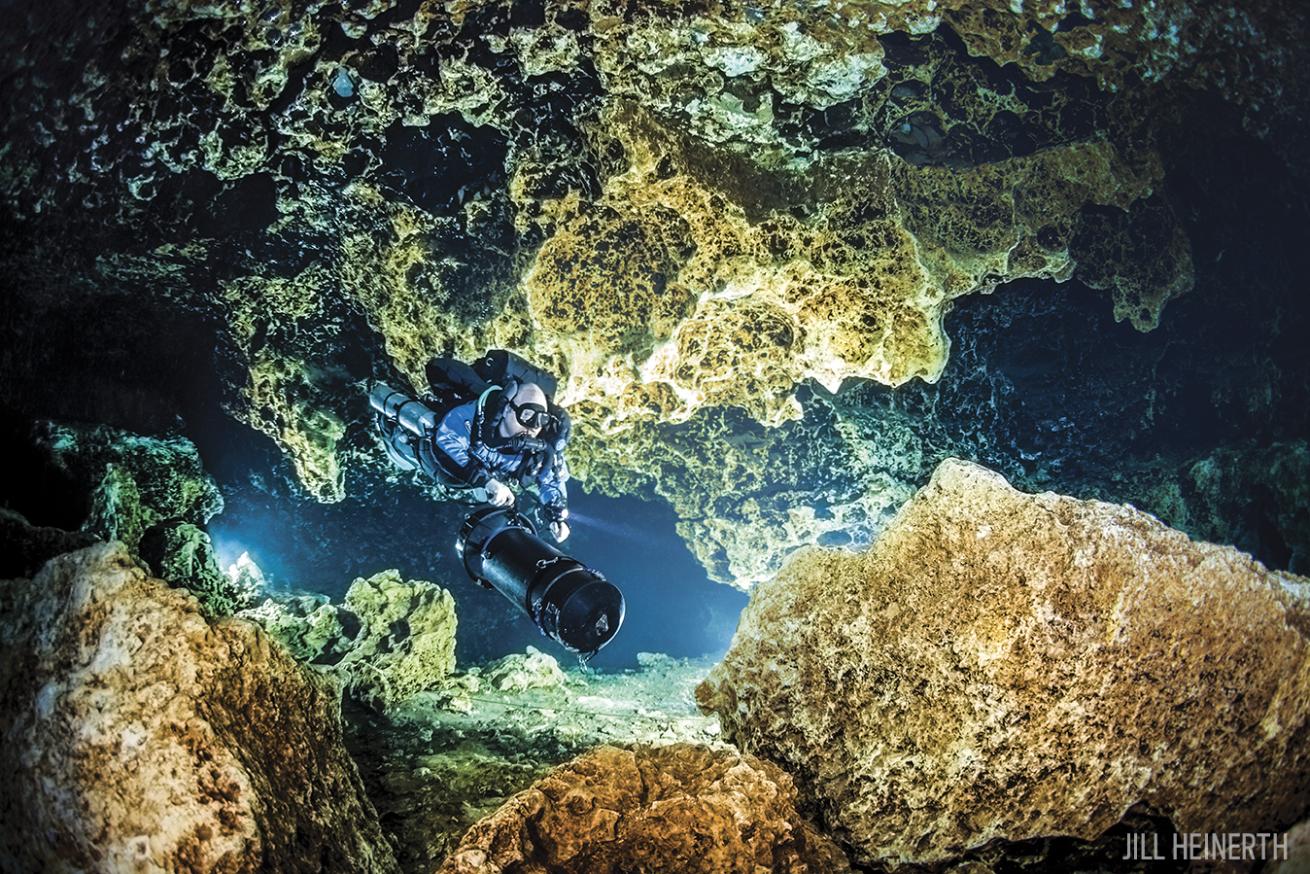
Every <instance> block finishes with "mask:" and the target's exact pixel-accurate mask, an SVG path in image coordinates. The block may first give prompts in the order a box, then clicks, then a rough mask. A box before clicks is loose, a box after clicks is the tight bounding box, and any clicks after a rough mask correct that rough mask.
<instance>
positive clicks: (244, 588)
mask: <svg viewBox="0 0 1310 874" xmlns="http://www.w3.org/2000/svg"><path fill="white" fill-rule="evenodd" d="M138 552H139V553H140V556H141V558H142V559H143V560H144V561H146V562H147V563H148V564H149V565H150V568H151V570H153V571H154V572H155V574H156V575H157V576H159V577H161V578H163V579H165V580H167V581H168V582H169V583H171V584H172V585H174V586H181V587H182V588H184V589H186V590H187V591H189V592H190V593H191V594H193V595H195V596H196V597H197V598H199V599H200V603H201V604H202V605H203V606H204V608H205V610H206V611H208V613H209V615H210V616H215V617H217V616H231V615H232V614H233V613H236V612H237V611H238V610H243V609H245V608H247V607H250V606H251V605H253V604H254V603H255V598H256V597H258V595H259V594H260V592H261V591H262V588H263V586H262V585H259V584H256V583H255V582H254V581H253V580H245V579H234V578H231V577H228V576H227V575H226V574H224V573H223V572H222V571H221V570H219V567H218V559H217V558H216V557H215V555H214V544H213V543H212V542H211V541H210V539H209V534H208V533H206V532H205V531H204V530H202V529H201V528H199V527H197V526H195V525H192V524H191V523H190V522H178V521H173V522H164V523H161V524H159V525H155V526H153V527H151V528H149V529H147V531H146V532H145V534H143V535H142V537H141V542H140V545H139V547H138ZM261 583H262V581H261Z"/></svg>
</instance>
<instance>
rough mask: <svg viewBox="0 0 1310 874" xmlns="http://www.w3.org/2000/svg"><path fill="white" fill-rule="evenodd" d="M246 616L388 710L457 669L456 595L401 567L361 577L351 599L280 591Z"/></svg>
mask: <svg viewBox="0 0 1310 874" xmlns="http://www.w3.org/2000/svg"><path fill="white" fill-rule="evenodd" d="M241 615H242V616H244V617H245V618H247V619H252V620H254V621H256V622H258V623H259V624H260V625H262V626H263V627H264V629H265V630H266V631H267V632H268V633H269V634H271V635H272V636H273V637H274V638H276V639H277V640H279V641H281V642H282V644H283V645H284V646H286V647H287V649H289V650H290V651H291V653H292V654H293V655H294V656H295V657H296V658H298V659H300V660H301V661H303V662H308V663H310V664H314V665H322V666H329V667H330V670H332V671H333V672H335V673H336V674H337V675H338V676H339V677H340V678H341V680H342V681H343V682H344V684H345V686H346V689H347V691H348V692H349V693H350V694H351V696H352V697H354V698H356V699H357V700H359V701H361V702H363V703H365V704H367V705H369V706H371V707H373V708H374V709H377V710H388V709H391V708H393V707H395V706H396V705H398V704H401V703H402V702H404V701H405V700H406V699H408V698H410V697H412V696H414V695H416V694H417V693H419V692H424V691H428V690H431V689H434V688H437V687H439V686H441V685H442V684H443V683H444V682H445V680H446V678H447V677H449V676H450V675H451V674H452V673H454V671H455V629H456V626H457V624H458V620H457V618H456V616H455V599H454V597H452V596H451V594H450V592H448V591H446V590H445V589H443V588H441V587H440V586H437V585H434V584H433V583H429V582H424V581H423V580H408V581H407V580H404V579H402V578H401V576H400V573H399V572H398V571H395V570H385V571H382V572H380V573H376V574H374V575H373V576H371V577H367V578H365V577H360V578H358V579H356V580H355V581H354V582H353V583H351V584H350V589H349V590H348V591H347V592H346V597H345V600H344V601H343V602H342V603H341V604H339V605H334V604H332V603H331V602H330V601H329V600H328V599H327V598H325V597H323V596H317V595H279V596H278V597H276V598H268V599H266V600H265V601H264V602H263V603H262V604H260V605H259V606H258V607H253V608H251V609H249V610H244V611H242V614H241Z"/></svg>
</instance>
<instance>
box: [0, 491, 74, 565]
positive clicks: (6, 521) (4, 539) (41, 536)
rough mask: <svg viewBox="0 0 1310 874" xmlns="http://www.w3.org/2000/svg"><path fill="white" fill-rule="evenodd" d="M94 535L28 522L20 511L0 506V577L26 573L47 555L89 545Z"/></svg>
mask: <svg viewBox="0 0 1310 874" xmlns="http://www.w3.org/2000/svg"><path fill="white" fill-rule="evenodd" d="M94 542H95V538H94V537H92V536H91V535H90V534H87V533H85V532H81V531H78V532H73V531H65V530H63V529H62V528H54V527H51V526H48V525H32V524H30V523H29V522H28V521H27V519H25V518H24V517H23V514H21V513H17V512H15V511H13V510H10V509H9V508H7V507H0V543H2V544H4V548H3V549H2V550H0V579H5V578H9V577H30V576H32V575H33V574H35V573H36V572H37V571H38V570H40V569H41V565H43V564H45V563H46V562H47V561H48V560H50V559H51V558H54V557H55V556H56V555H59V554H60V553H64V552H71V551H73V550H75V549H81V548H83V547H85V546H90V545H91V544H92V543H94Z"/></svg>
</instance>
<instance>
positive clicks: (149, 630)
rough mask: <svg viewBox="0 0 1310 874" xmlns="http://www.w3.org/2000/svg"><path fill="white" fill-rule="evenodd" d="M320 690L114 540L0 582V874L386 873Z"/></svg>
mask: <svg viewBox="0 0 1310 874" xmlns="http://www.w3.org/2000/svg"><path fill="white" fill-rule="evenodd" d="M338 697H339V694H338V692H337V691H336V690H335V688H333V687H332V686H330V685H325V684H323V683H322V682H321V681H320V680H318V679H317V678H315V677H314V676H313V675H312V674H311V673H310V672H309V671H307V670H306V669H304V668H303V667H302V666H300V665H298V664H297V663H296V662H295V661H294V660H293V659H292V658H291V657H290V656H289V655H288V654H287V653H286V652H285V651H284V650H283V649H282V648H281V647H279V646H277V645H276V644H275V643H273V642H272V641H270V640H269V638H268V637H267V635H265V634H264V633H263V632H262V631H261V630H259V628H258V627H256V626H255V625H253V624H252V623H249V622H245V621H242V620H236V619H227V620H223V621H219V622H217V623H211V622H210V621H208V620H207V619H206V618H205V616H204V615H203V614H202V613H201V611H200V608H199V605H198V604H197V602H196V601H195V599H194V598H192V597H190V596H188V595H187V594H185V593H183V592H181V591H177V590H174V589H170V588H169V587H168V586H167V585H166V584H165V583H164V582H162V581H160V580H156V579H152V578H151V577H150V576H149V575H148V574H146V573H145V572H144V571H143V570H141V569H140V568H139V567H138V566H137V565H136V564H135V563H134V562H133V560H132V558H131V557H130V556H129V555H128V554H127V552H126V551H125V550H124V548H123V546H122V545H121V544H114V543H111V544H102V545H97V546H94V547H90V548H88V549H84V550H81V551H78V552H73V553H68V554H66V555H63V556H60V557H58V558H56V559H54V560H52V561H51V562H50V563H49V564H47V565H46V567H45V568H44V569H43V570H42V571H41V573H40V574H38V575H37V576H36V577H35V578H33V579H31V580H9V581H5V582H3V583H0V734H2V735H3V743H0V767H3V770H4V773H5V774H6V775H8V776H7V785H6V791H5V793H4V794H3V797H2V798H0V860H3V861H2V862H0V867H3V868H4V869H5V870H10V871H38V870H55V869H57V870H154V871H164V870H168V871H179V870H181V871H193V870H194V871H232V872H238V871H250V872H254V871H267V870H278V871H340V872H355V871H394V870H396V866H395V861H394V858H393V856H392V852H391V849H390V847H389V845H388V844H387V843H386V840H385V838H384V837H383V835H382V832H381V830H380V828H379V827H378V821H377V815H376V813H375V812H374V809H373V807H372V805H371V804H370V803H369V802H368V800H367V798H366V797H365V795H364V792H363V787H362V784H361V781H360V778H359V775H358V773H357V771H356V770H355V765H354V763H353V762H352V761H351V760H350V757H349V756H348V755H347V753H346V751H345V748H344V747H343V746H342V734H341V721H340V711H339V705H338Z"/></svg>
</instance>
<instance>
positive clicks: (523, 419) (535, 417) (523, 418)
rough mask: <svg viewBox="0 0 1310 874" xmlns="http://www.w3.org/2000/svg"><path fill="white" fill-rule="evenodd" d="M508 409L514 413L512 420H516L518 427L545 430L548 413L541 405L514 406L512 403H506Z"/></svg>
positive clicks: (548, 419) (548, 418)
mask: <svg viewBox="0 0 1310 874" xmlns="http://www.w3.org/2000/svg"><path fill="white" fill-rule="evenodd" d="M506 403H508V404H509V408H510V409H511V410H513V411H514V418H515V419H518V422H519V424H520V425H522V426H523V427H524V428H538V429H540V428H545V427H546V425H547V424H549V423H550V413H548V412H547V411H546V408H545V407H543V406H542V405H541V404H533V403H526V404H516V403H514V402H513V401H506Z"/></svg>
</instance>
